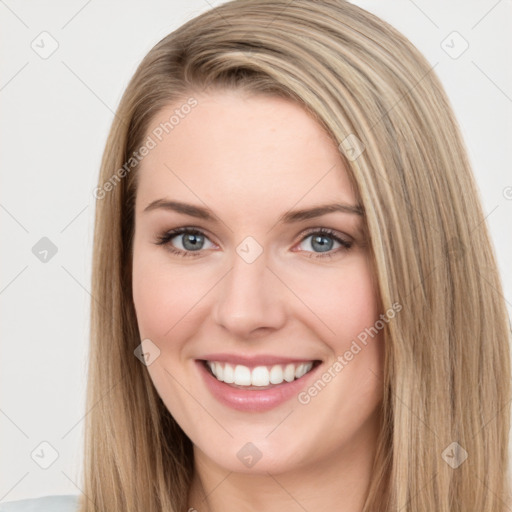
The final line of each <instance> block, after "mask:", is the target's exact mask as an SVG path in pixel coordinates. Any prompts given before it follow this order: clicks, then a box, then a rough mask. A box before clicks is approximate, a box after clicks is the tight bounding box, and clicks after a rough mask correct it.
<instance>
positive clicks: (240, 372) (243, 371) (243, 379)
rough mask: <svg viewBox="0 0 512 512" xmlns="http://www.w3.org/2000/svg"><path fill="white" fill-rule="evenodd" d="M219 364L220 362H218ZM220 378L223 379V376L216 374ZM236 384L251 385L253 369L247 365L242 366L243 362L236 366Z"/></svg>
mask: <svg viewBox="0 0 512 512" xmlns="http://www.w3.org/2000/svg"><path fill="white" fill-rule="evenodd" d="M217 364H219V363H217ZM216 377H217V378H218V379H219V380H222V377H221V376H219V375H216ZM235 384H238V385H239V386H250V385H251V370H250V369H249V368H247V366H242V365H241V364H237V365H236V367H235Z"/></svg>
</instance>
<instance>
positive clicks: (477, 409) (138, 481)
mask: <svg viewBox="0 0 512 512" xmlns="http://www.w3.org/2000/svg"><path fill="white" fill-rule="evenodd" d="M215 88H218V89H235V88H238V89H244V90H246V91H249V92H253V93H258V94H268V95H280V96H282V97H286V98H290V99H292V100H294V101H296V102H298V103H299V104H300V105H301V106H302V107H303V108H304V109H306V110H307V111H308V112H310V113H311V115H313V116H315V118H316V119H317V120H318V122H319V123H320V124H321V125H322V126H323V127H324V128H325V130H326V131H327V132H328V133H329V134H330V135H331V136H332V138H333V140H334V141H335V142H336V144H338V145H340V156H341V158H342V159H343V160H344V162H345V165H346V168H347V169H348V172H349V174H350V177H351V179H352V181H353V183H354V185H355V187H356V190H357V194H358V197H359V198H360V201H361V204H362V205H363V208H364V214H365V222H366V226H367V230H368V233H369V237H370V246H371V255H372V261H373V264H374V268H375V274H376V279H377V281H378V287H379V295H380V301H381V303H382V307H383V309H387V308H389V307H390V306H391V304H393V303H394V302H396V301H398V302H399V303H400V304H401V305H402V308H403V309H402V311H401V313H400V315H397V316H396V318H395V319H394V320H393V321H392V322H389V323H388V324H387V325H386V327H385V347H386V349H385V350H386V357H385V368H384V381H383V383H382V385H383V389H384V398H383V403H382V411H383V418H384V419H383V422H382V431H381V435H380V439H379V446H378V450H377V453H376V456H375V465H374V472H373V476H372V481H371V485H370V488H369V493H368V496H367V500H366V504H365V506H364V512H376V511H382V512H389V511H398V510H400V511H401V512H422V511H424V512H433V511H436V512H454V511H461V512H462V511H464V512H467V511H468V510H478V511H479V512H503V511H505V510H508V509H507V508H505V503H508V500H509V496H510V489H509V487H508V483H507V482H508V479H507V472H508V440H509V428H510V408H509V402H510V400H511V387H510V378H511V374H510V349H509V335H510V326H509V322H508V317H507V312H506V308H505V305H504V300H503V297H502V288H501V283H500V279H499V275H498V272H497V265H496V261H495V256H494V253H493V248H492V245H491V242H490V238H489V235H488V231H487V227H486V224H485V222H484V216H483V213H482V209H481V206H480V200H479V197H478V192H477V188H476V186H475V183H474V181H473V177H472V172H471V168H470V163H469V161H468V158H467V155H466V149H465V146H464V143H463V140H462V138H461V135H460V132H459V128H458V125H457V122H456V120H455V118H454V115H453V113H452V109H451V106H450V104H449V100H448V99H447V97H446V94H445V92H444V90H443V88H442V86H441V84H440V82H439V80H438V78H437V77H436V75H435V73H434V71H433V68H432V67H431V66H430V65H429V63H428V62H427V61H426V59H425V58H424V57H423V56H422V55H421V54H420V53H419V52H418V50H417V49H416V48H415V47H414V46H413V45H412V44H411V43H410V42H409V41H408V40H407V39H406V38H405V37H404V36H403V35H401V34H400V33H399V32H397V30H395V29H394V28H393V27H391V26H390V25H388V24H387V23H385V22H384V21H382V20H381V19H379V18H377V17H376V16H374V15H372V14H370V13H368V12H366V11H365V10H363V9H361V8H359V7H357V6H355V5H352V4H350V3H348V2H346V1H344V0H325V1H314V0H295V1H294V2H291V3H290V2H289V1H288V0H250V1H246V0H235V1H232V2H228V3H225V4H222V5H220V6H218V7H217V8H215V9H212V10H210V11H208V12H205V13H204V14H201V15H200V16H198V17H196V18H194V19H192V20H191V21H188V22H187V23H185V24H184V25H183V26H181V27H180V28H179V29H177V30H175V31H174V32H173V33H171V34H169V35H168V36H167V37H165V38H164V39H162V40H161V41H160V42H159V43H158V44H156V46H155V47H154V48H153V49H152V50H151V51H150V52H149V53H148V54H147V56H146V57H145V58H144V59H143V61H142V63H141V64H140V66H139V68H138V69H137V71H136V73H135V75H134V76H133V78H132V80H131V81H130V83H129V85H128V87H127V89H126V91H125V94H124V96H123V98H122V100H121V102H120V105H119V107H118V109H117V113H116V116H115V118H114V121H113V124H112V128H111V131H110V135H109V137H108V141H107V144H106V148H105V152H104V156H103V160H102V165H101V172H100V177H99V184H98V188H97V189H96V191H95V196H96V197H97V203H96V224H95V238H94V255H93V278H92V297H93V300H92V301H91V307H92V312H91V344H90V362H89V381H88V394H87V411H88V414H87V424H86V439H85V467H84V494H85V497H84V498H83V501H82V505H81V509H80V510H81V512H90V511H92V510H95V511H105V512H113V511H123V512H135V511H137V512H140V511H144V512H157V511H164V510H165V511H169V512H172V511H173V512H182V511H185V510H187V508H188V507H187V495H188V490H189V485H190V482H191V477H192V474H193V456H192V446H191V442H190V440H189V439H188V438H187V436H186V435H185V434H184V432H183V431H182V430H181V428H180V427H179V426H178V425H177V424H176V422H175V421H174V419H173V418H172V416H171V414H170V413H169V411H168V410H167V409H166V408H165V406H164V405H163V403H162V400H161V399H160V397H159V396H158V394H157V393H156V391H155V388H154V386H153V384H152V382H151V380H150V378H149V377H148V373H147V370H146V368H145V366H144V365H143V364H141V362H140V361H139V359H138V358H137V357H135V356H134V350H135V349H136V348H137V346H138V345H139V344H140V343H141V339H140V337H139V332H138V327H137V321H136V315H135V310H134V306H133V302H132V294H131V258H132V235H133V228H134V198H135V193H136V176H137V161H134V155H136V154H137V155H138V153H137V151H138V149H139V148H140V147H141V146H142V145H143V144H144V140H145V138H146V137H147V130H148V127H149V125H150V121H151V120H152V119H153V117H154V115H155V113H156V112H158V111H159V110H160V109H161V108H162V107H164V106H166V105H169V104H179V102H183V104H185V103H186V102H187V98H188V99H190V98H192V97H193V96H194V93H195V92H203V91H209V90H214V89H215ZM171 137H172V135H171ZM170 140H172V139H170ZM347 140H348V141H349V142H350V141H352V142H353V141H357V144H358V145H357V148H359V149H358V151H360V150H362V153H361V154H360V155H359V156H358V157H357V158H353V157H352V156H353V155H354V153H353V152H352V153H347V151H346V147H345V146H346V144H347ZM135 160H136V159H135ZM127 162H130V163H129V165H127ZM122 169H124V172H123V171H122ZM466 456H467V458H466Z"/></svg>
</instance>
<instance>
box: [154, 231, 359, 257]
mask: <svg viewBox="0 0 512 512" xmlns="http://www.w3.org/2000/svg"><path fill="white" fill-rule="evenodd" d="M184 234H187V235H188V234H191V235H202V236H204V237H206V238H208V237H207V236H206V234H205V233H203V232H202V231H201V230H199V229H196V228H178V229H173V230H171V231H167V232H165V233H163V234H162V235H159V236H157V241H156V242H155V243H156V245H165V246H167V249H168V250H169V251H170V252H172V253H173V254H176V255H178V256H183V257H195V256H199V255H200V253H201V252H202V251H182V250H181V249H176V247H173V246H172V245H171V244H170V243H169V242H170V241H171V240H172V239H173V238H175V237H177V236H179V235H184ZM318 234H320V235H327V236H329V237H330V238H332V239H334V240H335V241H336V242H338V243H340V244H341V247H339V248H338V249H337V250H335V251H333V252H331V251H330V252H326V253H324V254H322V253H315V252H310V251H301V252H309V253H310V254H311V256H308V258H332V257H333V256H334V255H335V254H337V253H339V252H340V251H348V250H349V249H350V248H351V247H352V242H349V241H348V240H344V239H343V238H340V237H339V236H337V234H336V232H335V231H333V230H331V229H328V228H315V229H311V230H309V231H307V232H306V233H305V234H304V236H303V237H302V238H301V240H300V243H302V242H303V241H304V240H305V239H306V238H309V237H310V236H311V235H318Z"/></svg>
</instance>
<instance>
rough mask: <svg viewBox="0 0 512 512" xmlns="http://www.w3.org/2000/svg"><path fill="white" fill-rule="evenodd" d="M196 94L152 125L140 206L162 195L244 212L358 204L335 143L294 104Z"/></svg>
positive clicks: (140, 182)
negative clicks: (240, 208) (314, 204)
mask: <svg viewBox="0 0 512 512" xmlns="http://www.w3.org/2000/svg"><path fill="white" fill-rule="evenodd" d="M193 97H194V99H195V100H196V102H197V103H196V105H195V106H194V107H193V108H191V109H188V108H187V109H183V111H181V112H180V105H184V104H185V103H186V100H185V101H181V102H177V103H175V104H172V105H169V106H167V107H166V108H164V109H162V110H161V111H160V112H158V113H157V114H156V115H155V117H154V118H153V120H152V122H151V123H150V126H149V129H148V132H147V134H146V137H148V136H149V137H151V138H152V139H153V141H154V143H155V145H154V147H153V148H152V149H151V150H150V151H149V153H148V154H147V155H146V156H145V157H144V159H143V160H142V162H141V165H140V168H139V170H138V172H139V177H138V178H139V179H138V190H137V204H138V206H137V208H138V209H140V208H143V207H144V206H145V204H147V203H148V202H150V201H152V200H154V199H157V198H158V197H163V196H170V197H173V198H181V199H183V200H186V199H192V198H194V195H195V196H196V197H195V200H196V202H197V199H200V200H202V201H205V202H207V203H209V204H210V203H212V201H213V202H218V203H223V204H224V206H226V201H229V203H231V204H237V205H238V206H240V205H244V207H245V208H246V209H251V208H254V207H255V205H258V206H259V208H260V209H261V208H264V207H275V205H276V204H282V205H283V206H284V205H288V204H289V206H292V205H293V204H296V203H297V202H298V201H301V203H302V202H303V203H304V204H301V206H302V205H304V206H305V205H306V204H307V202H308V200H309V202H310V203H312V202H317V201H318V199H319V198H321V199H323V200H325V199H327V200H331V201H341V202H348V203H351V204H353V203H354V202H355V197H354V193H353V190H352V187H351V185H350V181H349V178H348V174H347V171H346V169H345V168H344V165H343V161H342V159H341V156H340V154H339V151H338V149H337V146H336V144H335V143H334V141H333V140H332V139H331V138H330V137H329V135H328V134H327V133H326V132H325V130H323V128H322V127H321V126H320V125H319V124H318V123H317V122H316V121H315V120H314V119H313V118H312V117H311V116H310V115H309V114H308V113H307V112H306V111H305V110H304V109H303V108H302V107H301V106H300V105H298V104H297V103H295V102H292V101H291V100H287V99H284V98H278V97H273V96H264V95H248V94H246V93H243V92H240V91H219V92H215V93H210V94H207V95H206V94H203V95H194V96H193ZM184 112H187V113H186V114H185V113H184ZM171 118H172V120H171ZM171 121H172V122H171ZM157 196H158V197H157ZM276 202H277V203H276ZM142 203H144V204H142Z"/></svg>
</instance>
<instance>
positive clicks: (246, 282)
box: [213, 252, 286, 339]
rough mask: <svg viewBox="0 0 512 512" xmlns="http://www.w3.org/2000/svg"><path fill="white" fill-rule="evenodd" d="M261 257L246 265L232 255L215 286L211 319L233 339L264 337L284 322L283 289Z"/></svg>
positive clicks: (264, 259) (237, 256) (263, 257)
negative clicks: (226, 268)
mask: <svg viewBox="0 0 512 512" xmlns="http://www.w3.org/2000/svg"><path fill="white" fill-rule="evenodd" d="M265 256H266V255H265V252H264V253H263V254H261V255H260V256H259V257H258V258H257V259H256V260H255V261H253V262H252V263H248V262H246V261H245V260H244V259H243V258H242V257H240V256H239V255H238V254H235V256H234V259H233V267H232V268H231V270H230V271H229V272H228V274H227V275H226V276H225V277H224V279H222V281H221V283H219V292H218V295H217V296H216V297H215V299H216V303H215V306H214V313H213V316H214V320H215V322H216V324H217V325H219V326H221V327H222V328H224V329H225V330H227V331H229V332H230V333H231V335H232V337H234V338H237V339H248V338H251V337H254V336H256V335H262V334H268V333H270V332H272V331H273V330H276V329H279V328H281V327H282V326H283V325H284V323H285V321H286V296H285V293H286V290H285V288H286V287H285V286H284V285H283V283H282V282H281V281H280V280H279V278H278V277H277V276H276V275H275V273H274V272H272V270H271V269H270V268H268V267H267V258H266V257H265Z"/></svg>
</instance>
